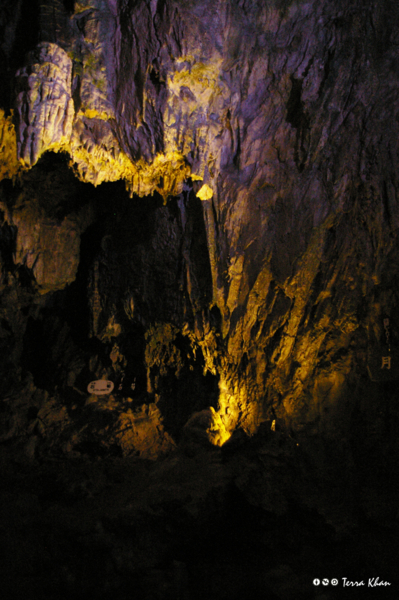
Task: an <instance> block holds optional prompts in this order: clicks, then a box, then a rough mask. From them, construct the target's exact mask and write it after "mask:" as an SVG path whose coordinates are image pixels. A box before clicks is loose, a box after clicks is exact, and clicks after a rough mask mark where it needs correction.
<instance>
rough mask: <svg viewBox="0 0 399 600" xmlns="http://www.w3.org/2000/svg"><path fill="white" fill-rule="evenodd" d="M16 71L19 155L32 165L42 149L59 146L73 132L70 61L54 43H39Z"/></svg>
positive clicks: (66, 141)
mask: <svg viewBox="0 0 399 600" xmlns="http://www.w3.org/2000/svg"><path fill="white" fill-rule="evenodd" d="M29 63H30V64H29V66H27V67H25V68H23V69H20V70H19V71H18V72H17V74H16V77H17V86H18V91H17V107H18V120H19V126H18V155H19V157H20V158H21V159H22V161H23V163H24V164H25V165H26V166H28V167H30V166H33V165H34V164H35V163H36V162H37V160H38V158H39V157H40V156H41V154H43V152H45V151H47V150H52V149H57V150H59V149H62V148H63V147H65V146H66V144H68V142H69V139H70V137H71V133H72V122H73V117H74V107H73V100H72V93H71V76H72V61H71V59H70V58H69V57H68V55H67V54H66V52H65V51H64V50H62V48H59V47H58V46H57V45H56V44H50V43H42V44H41V45H40V46H39V47H38V50H37V52H35V53H33V54H32V55H31V57H30V58H29Z"/></svg>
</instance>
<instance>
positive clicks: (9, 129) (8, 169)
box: [0, 109, 21, 181]
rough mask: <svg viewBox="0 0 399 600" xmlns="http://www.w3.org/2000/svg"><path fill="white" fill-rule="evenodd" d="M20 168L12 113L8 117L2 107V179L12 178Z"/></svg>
mask: <svg viewBox="0 0 399 600" xmlns="http://www.w3.org/2000/svg"><path fill="white" fill-rule="evenodd" d="M20 168H21V165H20V163H19V162H18V158H17V138H16V135H15V127H14V124H13V122H12V115H11V116H9V117H6V116H5V113H4V110H2V109H0V181H1V180H2V179H12V178H13V177H15V175H16V174H17V173H18V171H19V170H20Z"/></svg>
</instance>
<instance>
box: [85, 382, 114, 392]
mask: <svg viewBox="0 0 399 600" xmlns="http://www.w3.org/2000/svg"><path fill="white" fill-rule="evenodd" d="M113 389H114V384H113V383H112V381H107V380H106V379H97V381H92V382H91V383H89V385H88V386H87V391H88V392H89V394H96V396H104V395H105V394H110V393H111V392H112V390H113Z"/></svg>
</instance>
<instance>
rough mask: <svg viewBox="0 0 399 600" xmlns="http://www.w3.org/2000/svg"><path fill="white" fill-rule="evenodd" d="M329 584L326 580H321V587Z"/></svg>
mask: <svg viewBox="0 0 399 600" xmlns="http://www.w3.org/2000/svg"><path fill="white" fill-rule="evenodd" d="M329 583H330V582H329V580H328V579H323V581H322V584H323V585H328V584H329Z"/></svg>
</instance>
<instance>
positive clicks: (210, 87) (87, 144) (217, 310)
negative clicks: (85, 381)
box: [8, 0, 398, 439]
mask: <svg viewBox="0 0 399 600" xmlns="http://www.w3.org/2000/svg"><path fill="white" fill-rule="evenodd" d="M58 4H59V3H58ZM391 9H392V18H391V19H390V25H389V27H387V25H386V14H387V13H386V11H388V10H391ZM60 10H61V9H60ZM61 12H62V11H61ZM56 14H58V13H56ZM60 14H61V13H60ZM57 19H58V17H57ZM65 22H66V21H65V19H64V18H62V19H61V17H60V20H57V28H56V29H57V32H58V33H57V35H56V36H55V38H54V39H53V40H51V41H49V42H42V44H41V46H39V51H38V52H39V54H36V55H31V56H33V57H35V56H36V58H34V59H32V60H31V64H30V66H28V67H25V70H22V71H20V72H19V81H20V86H22V88H20V90H19V95H18V97H17V107H18V114H19V129H18V143H19V148H20V156H21V157H22V158H24V160H25V162H26V165H28V164H30V165H32V164H33V163H34V162H35V161H36V160H37V158H38V157H39V155H40V154H41V153H43V152H45V150H46V149H51V148H52V149H53V150H56V151H59V150H62V149H63V150H65V151H66V152H68V153H69V155H70V157H71V162H72V163H73V168H74V170H75V172H76V173H77V174H78V176H79V177H80V178H81V179H82V180H85V181H88V182H92V183H94V184H98V183H100V182H102V181H103V182H104V181H115V180H118V179H121V178H122V179H124V180H125V181H126V184H127V187H128V188H129V190H130V192H131V193H133V192H134V193H136V194H138V195H140V196H145V195H148V194H155V196H153V198H152V199H149V198H146V199H145V200H144V199H143V202H146V203H147V204H146V206H147V207H148V214H147V216H145V215H146V213H145V211H144V210H142V209H141V208H140V209H138V204H137V202H138V200H137V199H135V198H133V199H132V203H131V204H130V205H129V206H128V204H127V200H126V199H125V198H124V197H122V194H121V193H120V192H118V195H119V196H118V198H119V199H118V200H115V201H114V200H112V202H111V201H110V202H109V204H108V206H107V208H106V210H105V212H104V211H103V209H102V208H101V209H100V208H98V209H96V210H97V212H96V213H95V214H94V215H93V217H92V218H93V220H92V221H91V223H93V229H92V230H91V231H95V234H94V233H93V235H95V236H97V237H96V241H95V243H93V247H94V246H95V248H96V249H95V251H94V250H93V251H91V250H90V251H89V249H87V254H86V255H85V254H84V252H83V254H81V265H82V273H83V271H84V269H86V271H84V273H85V275H84V277H86V282H85V284H84V286H86V291H87V294H88V296H89V298H88V299H87V300H86V299H85V302H86V301H87V302H88V304H89V305H90V307H91V310H92V315H91V317H89V318H88V319H87V320H89V319H91V325H90V327H91V334H92V335H94V337H96V338H97V339H98V340H100V341H101V343H102V344H103V345H106V344H111V342H112V343H113V342H114V341H115V340H117V341H118V344H119V342H121V344H119V345H121V346H122V347H123V346H124V344H125V345H126V348H125V350H124V352H126V351H127V354H129V352H130V350H127V342H126V340H127V338H128V336H129V335H130V333H129V332H130V331H131V330H134V331H135V332H136V333H137V336H138V339H139V340H140V341H139V342H138V346H140V348H141V349H140V352H139V351H137V354H136V358H137V357H138V356H139V354H140V360H141V361H142V362H144V369H145V370H146V374H147V393H148V394H150V395H151V394H152V395H153V396H152V397H151V399H154V400H155V399H156V401H157V402H161V404H162V402H164V403H165V404H164V406H168V399H169V398H170V397H171V396H173V395H174V392H173V393H172V392H171V386H172V388H173V390H174V391H175V390H176V389H177V387H179V386H178V385H177V382H179V385H181V377H182V375H181V374H182V373H185V375H184V377H186V375H187V381H191V380H190V377H189V376H188V373H189V371H190V368H192V369H193V372H195V373H196V375H195V377H197V375H198V373H199V371H200V370H203V371H204V372H205V373H207V374H208V376H211V377H213V378H214V381H217V383H218V389H219V394H218V399H217V402H216V403H214V404H215V406H213V403H212V402H209V403H208V404H207V405H204V404H202V405H201V403H199V404H198V403H197V400H194V401H193V404H192V406H191V408H192V412H194V411H195V412H200V411H202V410H205V409H206V408H207V406H211V405H212V406H213V407H214V408H215V409H217V411H218V414H219V416H220V419H221V420H222V423H223V428H224V429H225V430H226V431H228V432H229V433H230V434H231V433H232V432H233V431H234V430H235V429H236V428H237V427H241V428H243V429H244V430H245V431H246V432H247V433H251V434H252V433H254V432H255V431H256V430H257V428H258V427H259V424H260V423H261V422H263V421H267V422H270V423H271V422H272V421H276V422H277V424H278V425H279V426H281V427H284V428H287V429H290V428H292V429H293V430H294V431H297V432H298V431H301V430H305V431H309V432H310V433H312V434H316V433H318V434H320V433H322V434H323V435H325V436H327V437H328V436H331V437H332V439H338V438H339V439H349V438H350V436H351V433H350V429H351V424H352V423H353V420H354V419H357V418H358V416H356V415H358V414H361V415H363V418H364V419H365V421H367V422H369V423H371V422H372V421H373V418H374V417H373V411H371V413H370V412H369V409H370V406H369V405H367V406H366V404H365V401H364V397H365V394H364V390H366V389H368V387H369V384H370V382H369V373H370V368H371V370H373V369H374V370H375V368H377V374H375V373H373V377H372V378H373V381H374V383H375V384H376V385H374V383H373V385H374V387H373V393H374V394H375V397H376V398H379V399H381V398H382V397H384V396H385V393H386V392H385V389H383V388H382V387H381V386H379V385H378V382H379V381H378V374H379V371H381V369H382V368H383V366H384V364H385V367H386V370H389V371H390V373H389V376H387V375H386V374H385V373H384V377H385V379H384V381H387V380H389V379H394V377H395V373H396V363H395V361H396V358H394V356H395V354H394V346H395V343H396V342H395V340H396V336H397V334H396V331H397V328H398V323H397V322H396V317H395V314H396V306H397V294H396V292H395V281H396V265H397V262H398V254H397V248H396V246H397V245H396V238H397V228H398V222H397V221H398V207H397V189H398V182H397V176H396V172H397V159H396V156H397V143H398V142H397V140H398V135H397V134H398V131H397V120H396V116H395V109H394V107H395V105H396V100H397V85H396V74H395V64H396V62H395V61H396V54H395V52H396V50H395V43H396V42H395V40H396V35H397V29H398V25H397V11H396V8H395V7H394V6H393V3H390V2H387V3H385V4H384V5H381V6H379V7H377V8H376V7H373V6H372V4H371V3H366V4H364V3H362V4H360V3H359V2H357V1H355V0H354V1H353V2H351V3H350V4H349V5H348V4H347V3H346V4H344V3H342V2H340V0H336V1H335V2H332V3H331V2H330V3H320V2H310V3H309V2H307V3H304V2H289V3H287V2H284V3H278V2H277V3H274V4H273V5H270V4H265V3H263V2H253V3H251V4H248V3H246V2H238V3H233V2H230V1H227V0H219V1H218V2H216V3H215V2H202V3H200V4H199V3H194V4H193V3H189V4H186V5H184V4H182V3H180V2H174V1H172V0H171V1H170V2H147V1H144V0H143V1H142V2H139V3H133V4H132V3H119V4H116V3H114V2H108V3H107V2H98V1H97V0H91V1H88V2H85V3H75V6H74V13H73V14H71V18H70V19H69V21H68V22H69V25H68V28H67V29H68V31H66V30H65V32H64V33H65V35H64V34H63V35H61V33H60V32H59V30H60V28H61V29H62V27H61V25H59V24H60V23H65ZM65 27H66V26H65ZM142 32H146V34H145V35H143V33H142ZM57 36H58V37H57ZM382 39H383V40H384V42H382V41H381V40H382ZM46 57H47V58H46ZM49 57H54V60H53V59H52V58H51V60H50V58H49ZM47 59H48V60H47ZM52 60H53V62H51V61H52ZM57 61H58V63H57V64H58V66H57V67H56V66H55V63H56V62H57ZM60 61H61V62H60ZM46 64H47V66H46ZM61 64H62V65H63V67H62V69H61V67H60V65H61ZM57 69H58V70H57ZM51 79H53V81H51ZM35 86H38V88H37V89H40V90H41V94H42V95H41V96H37V95H35V93H34V89H35ZM55 89H57V90H58V92H57V94H55V93H54V99H53V100H51V99H50V92H51V90H55ZM51 93H52V92H51ZM72 104H73V110H72V108H71V107H72ZM56 107H57V108H56ZM36 115H37V116H36ZM40 115H42V117H40V118H38V116H40ZM35 119H36V121H35ZM35 127H36V129H35ZM33 134H34V135H33ZM35 136H36V137H35ZM46 136H47V137H46ZM157 194H159V195H160V196H162V199H163V201H165V200H166V199H167V198H168V197H171V196H174V197H173V198H172V197H171V198H170V201H169V204H168V205H167V206H164V207H161V206H160V205H158V204H157V202H158V198H159V196H158V195H157ZM115 206H118V210H116V211H115V212H113V207H115ZM122 208H123V210H125V212H124V213H123V215H124V216H123V223H122V217H121V216H120V215H121V214H122V212H123V211H122ZM119 210H120V211H121V212H120V213H118V211H119ZM118 214H119V216H118ZM104 215H106V221H107V223H106V224H101V225H100V222H101V219H103V218H104ZM148 215H150V217H149V216H148ZM114 217H115V219H114ZM113 219H114V220H113ZM118 219H119V221H118ZM136 219H140V220H141V223H142V224H143V226H142V227H141V231H140V227H137V225H135V224H134V223H135V221H136ZM117 221H118V223H117ZM8 224H9V225H10V226H11V221H10V220H9V223H8ZM24 227H25V229H26V230H28V231H29V232H30V231H31V229H30V227H31V225H29V226H27V225H24V224H23V223H22V221H18V231H19V232H20V231H22V230H23V229H24ZM62 227H66V226H65V225H63V226H62ZM62 227H61V226H59V229H58V231H59V232H60V236H61V237H60V236H58V237H57V235H53V234H51V236H52V237H51V236H50V237H51V239H50V238H48V240H47V241H43V245H44V246H46V245H47V244H50V243H53V241H56V240H60V239H61V238H62V237H63V235H64V234H63V232H64V231H65V232H66V231H67V229H65V230H64V229H63V228H62ZM68 231H69V230H68ZM130 231H134V236H132V235H130V233H129V232H130ZM18 235H20V233H19V234H18ZM35 235H36V234H35ZM38 235H39V234H38ZM77 235H78V234H77ZM40 236H42V233H40V235H39V238H40V239H42V238H41V237H40ZM25 237H26V239H29V240H30V241H29V242H27V244H25V245H24V244H22V243H21V246H20V247H18V248H19V249H18V252H19V255H18V256H20V258H21V257H23V256H26V257H31V258H29V264H30V265H33V264H34V260H35V256H36V254H35V251H34V250H33V249H29V248H28V246H29V245H30V246H33V245H35V244H37V243H41V242H38V241H37V239H39V238H35V237H34V236H33V235H31V233H29V234H27V236H25ZM22 238H23V236H22ZM22 238H19V239H22ZM43 240H45V234H44V233H43ZM52 240H53V241H52ZM56 243H57V244H58V245H60V244H59V243H58V241H57V242H56ZM61 246H62V244H61ZM61 246H60V249H61ZM77 246H78V240H77V238H76V246H75V248H77ZM61 255H64V251H63V250H62V252H61ZM73 255H74V256H75V255H76V251H74V252H73ZM41 256H43V257H44V253H42V254H41ZM84 256H86V257H87V258H86V259H85V258H84ZM21 260H22V258H21ZM85 260H86V266H84V267H83V263H84V261H85ZM46 261H47V259H46ZM46 264H47V263H46ZM39 266H40V265H39V262H38V263H36V267H35V268H36V271H37V272H36V273H33V275H34V276H36V278H39V280H40V277H42V279H43V281H45V280H46V277H47V276H45V275H44V273H45V272H48V273H51V272H52V267H49V266H46V265H45V264H43V265H42V266H41V267H40V269H39ZM66 270H67V271H68V273H67V274H65V277H64V276H62V277H61V278H60V281H62V282H63V283H61V285H64V284H66V283H68V282H70V281H72V279H73V277H74V273H75V272H76V264H75V266H74V267H72V266H71V265H70V268H69V270H68V268H67V269H66ZM49 278H50V275H49ZM82 278H83V275H82ZM157 282H160V283H157ZM46 285H47V284H46ZM79 285H80V284H79ZM82 286H83V284H82ZM84 286H83V287H84ZM83 287H82V288H81V289H83ZM82 294H83V292H82ZM384 318H389V323H390V325H389V327H390V336H391V337H390V343H391V346H392V349H391V350H389V348H388V346H387V344H386V343H385V342H386V339H385V337H384V336H385V333H384V331H385V330H384V326H383V320H384ZM168 326H171V327H173V328H175V329H174V331H175V333H174V335H173V339H172V340H170V339H169V338H168V339H165V347H166V348H167V351H166V352H164V353H162V352H161V351H160V352H159V353H158V354H157V360H158V359H159V360H158V362H156V361H155V362H151V361H152V359H154V356H150V355H151V351H150V349H151V335H152V334H151V332H154V331H155V332H158V333H159V332H160V331H164V332H166V331H167V330H168ZM138 332H139V333H138ZM176 332H177V333H176ZM146 333H147V334H148V335H147V337H146ZM154 335H156V336H157V335H158V334H154ZM124 340H125V341H124ZM384 344H385V345H384ZM104 347H105V346H104ZM145 347H147V354H146V351H145ZM173 348H175V349H173ZM182 348H184V352H186V350H187V349H188V348H189V349H190V350H189V351H187V353H186V354H184V353H183V352H182ZM388 351H389V352H392V355H387V352H388ZM110 352H111V350H110V348H108V347H107V349H106V351H105V353H106V354H107V355H108V356H109V354H110ZM122 354H123V352H122ZM130 356H132V355H130ZM370 357H372V359H371V358H370ZM375 357H376V358H375ZM384 357H385V358H391V361H393V363H392V365H391V368H390V369H388V367H387V365H388V362H389V361H388V362H387V361H386V362H385V363H383V362H382V359H383V358H384ZM175 359H176V361H177V363H176V364H172V363H173V361H174V360H175ZM130 360H132V359H131V358H129V357H128V358H126V361H127V364H129V361H130ZM154 360H155V359H154ZM162 361H164V362H162ZM196 361H197V362H196ZM111 362H112V361H111ZM368 363H369V364H368ZM371 363H372V365H374V366H372V367H370V364H371ZM394 363H395V364H394ZM118 364H119V363H118ZM375 365H377V367H375ZM378 365H380V367H379V368H378ZM368 367H369V369H368ZM104 368H105V367H104ZM107 368H108V367H107ZM118 368H120V369H121V368H122V367H120V365H119V367H118ZM118 373H119V375H121V373H122V371H120V372H119V371H118ZM173 378H174V379H173ZM172 380H173V381H174V384H173V385H176V387H173V385H172V383H171V382H172ZM205 387H206V386H205ZM211 387H212V386H211ZM213 394H214V392H213V390H212V391H211V396H212V398H213V397H214V396H213ZM349 398H356V401H352V402H349V401H348V399H349ZM171 404H173V402H171ZM387 410H388V412H389V414H390V418H391V419H392V422H394V423H395V428H396V429H397V423H398V421H397V412H396V410H395V409H393V407H392V406H391V405H390V407H389V409H388V408H387ZM172 412H173V411H172ZM190 414H191V413H189V414H187V415H186V417H187V418H188V417H189V416H190ZM396 429H395V431H396Z"/></svg>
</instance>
